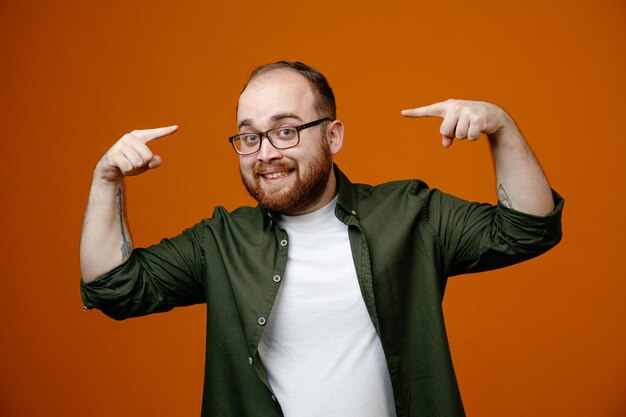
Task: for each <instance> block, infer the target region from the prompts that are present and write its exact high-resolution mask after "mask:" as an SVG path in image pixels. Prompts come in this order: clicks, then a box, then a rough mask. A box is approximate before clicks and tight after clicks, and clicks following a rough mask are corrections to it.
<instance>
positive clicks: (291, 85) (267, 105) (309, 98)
mask: <svg viewBox="0 0 626 417" xmlns="http://www.w3.org/2000/svg"><path fill="white" fill-rule="evenodd" d="M313 105H314V96H313V92H312V89H311V87H310V85H309V83H308V81H307V79H306V78H304V77H303V76H302V75H300V74H299V73H297V72H295V71H293V70H285V69H278V70H272V71H268V72H267V73H263V74H260V75H258V76H256V77H255V78H253V79H252V80H251V81H250V82H249V83H248V85H247V86H246V88H245V89H244V91H243V92H242V93H241V95H240V96H239V103H238V106H237V123H238V124H241V122H242V121H244V120H252V121H254V120H255V119H260V118H263V119H269V118H273V119H278V118H280V117H279V116H284V115H287V114H291V115H295V116H297V117H302V114H301V113H302V112H303V111H308V110H310V109H309V107H312V106H313Z"/></svg>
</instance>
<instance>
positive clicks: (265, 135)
mask: <svg viewBox="0 0 626 417" xmlns="http://www.w3.org/2000/svg"><path fill="white" fill-rule="evenodd" d="M330 121H332V119H331V118H330V117H324V118H323V119H317V120H314V121H312V122H308V123H305V124H303V125H300V126H280V127H275V128H273V129H269V130H266V131H265V132H248V133H238V134H236V135H234V136H231V137H229V138H228V141H229V142H230V144H231V145H233V149H235V152H237V153H238V154H239V155H252V154H253V153H257V152H259V151H260V150H261V145H263V138H266V139H267V140H269V141H270V143H271V144H272V146H273V147H275V148H276V149H289V148H293V147H294V146H298V144H299V143H300V131H301V130H304V129H308V128H309V127H313V126H317V125H319V124H320V123H323V122H330ZM286 127H291V128H294V129H296V132H297V135H298V140H297V141H296V143H294V144H293V145H289V146H283V147H280V146H276V145H275V144H274V142H272V139H270V137H269V135H268V134H269V132H271V131H273V130H280V129H284V128H286ZM247 135H259V149H257V150H256V151H254V152H239V150H237V147H236V146H235V139H237V138H238V137H240V136H247Z"/></svg>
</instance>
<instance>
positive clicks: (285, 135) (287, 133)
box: [276, 126, 296, 139]
mask: <svg viewBox="0 0 626 417" xmlns="http://www.w3.org/2000/svg"><path fill="white" fill-rule="evenodd" d="M295 136H296V129H295V128H293V127H290V126H285V127H281V128H278V129H276V137H278V139H292V138H293V137H295Z"/></svg>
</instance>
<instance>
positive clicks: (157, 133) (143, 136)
mask: <svg viewBox="0 0 626 417" xmlns="http://www.w3.org/2000/svg"><path fill="white" fill-rule="evenodd" d="M177 130H178V126H177V125H172V126H165V127H157V128H156V129H142V130H133V131H132V132H131V135H133V136H134V137H136V138H137V139H139V140H140V141H142V142H143V143H146V142H150V141H151V140H154V139H158V138H162V137H163V136H167V135H171V134H172V133H174V132H176V131H177Z"/></svg>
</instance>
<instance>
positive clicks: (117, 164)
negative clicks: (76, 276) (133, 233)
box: [80, 126, 178, 283]
mask: <svg viewBox="0 0 626 417" xmlns="http://www.w3.org/2000/svg"><path fill="white" fill-rule="evenodd" d="M177 129H178V126H168V127H161V128H157V129H146V130H134V131H133V132H131V133H128V134H126V135H124V136H122V138H121V139H120V140H118V141H117V142H116V143H115V144H114V145H113V146H112V147H111V149H109V150H108V151H107V153H106V154H104V156H103V157H102V158H101V159H100V161H98V164H97V165H96V168H95V170H94V174H93V181H92V183H91V191H90V192H89V200H88V202H87V209H86V210H85V217H84V219H83V230H82V234H81V239H80V272H81V276H82V279H83V281H84V282H85V283H88V282H91V281H93V280H95V279H96V278H98V277H99V276H101V275H102V274H104V273H106V272H108V271H110V270H111V269H113V268H115V267H116V266H118V265H120V264H122V263H123V262H124V261H126V260H127V259H128V258H129V256H130V253H131V251H132V244H131V239H130V234H129V232H128V227H127V225H126V220H125V219H126V213H125V209H124V187H123V183H124V177H126V176H131V175H139V174H142V173H144V172H145V171H147V170H148V169H154V168H157V167H159V166H160V165H161V158H160V157H159V156H158V155H154V154H153V153H152V151H150V149H149V148H148V146H147V143H148V142H150V141H151V140H154V139H157V138H160V137H163V136H167V135H171V134H172V133H174V132H175V131H176V130H177Z"/></svg>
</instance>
